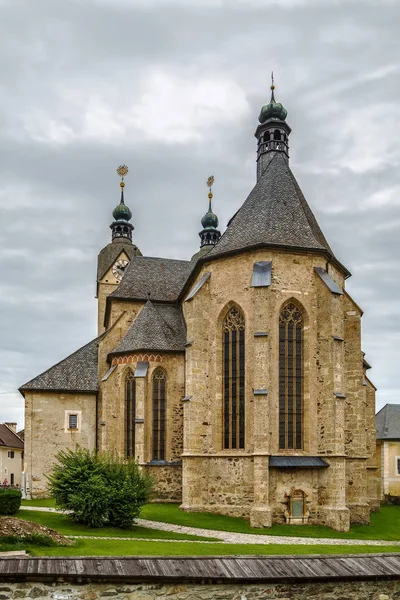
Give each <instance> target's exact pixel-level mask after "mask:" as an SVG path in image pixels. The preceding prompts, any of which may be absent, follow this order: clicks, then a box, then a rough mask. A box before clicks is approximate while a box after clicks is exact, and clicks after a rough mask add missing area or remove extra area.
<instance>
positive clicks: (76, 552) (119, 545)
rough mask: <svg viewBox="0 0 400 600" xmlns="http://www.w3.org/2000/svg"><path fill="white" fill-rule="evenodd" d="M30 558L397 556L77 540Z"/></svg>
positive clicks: (337, 549)
mask: <svg viewBox="0 0 400 600" xmlns="http://www.w3.org/2000/svg"><path fill="white" fill-rule="evenodd" d="M30 551H31V554H32V555H33V556H227V555H243V554H251V555H273V554H365V553H374V552H375V553H376V552H398V551H399V548H398V547H396V546H395V547H393V546H379V547H376V546H306V545H302V546H287V545H273V544H271V545H260V544H256V545H252V544H221V543H219V544H196V543H190V542H187V543H182V542H141V541H132V542H130V541H129V542H127V541H122V540H106V539H104V540H76V544H75V545H74V546H67V547H65V546H64V547H58V548H38V547H32V549H30Z"/></svg>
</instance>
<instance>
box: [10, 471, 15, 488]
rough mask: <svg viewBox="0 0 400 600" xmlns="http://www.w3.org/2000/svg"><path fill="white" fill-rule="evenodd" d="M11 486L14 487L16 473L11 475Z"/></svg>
mask: <svg viewBox="0 0 400 600" xmlns="http://www.w3.org/2000/svg"><path fill="white" fill-rule="evenodd" d="M10 485H14V473H11V475H10Z"/></svg>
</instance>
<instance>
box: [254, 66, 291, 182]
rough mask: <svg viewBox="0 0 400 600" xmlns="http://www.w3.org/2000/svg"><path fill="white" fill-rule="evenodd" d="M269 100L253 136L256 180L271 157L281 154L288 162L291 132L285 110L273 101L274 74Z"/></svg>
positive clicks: (262, 109)
mask: <svg viewBox="0 0 400 600" xmlns="http://www.w3.org/2000/svg"><path fill="white" fill-rule="evenodd" d="M271 80H272V81H271V100H270V101H269V103H268V104H265V105H264V106H263V107H262V108H261V112H260V116H259V117H258V120H259V122H260V125H259V126H258V127H257V129H256V132H255V134H254V135H255V136H256V138H257V180H258V179H259V178H260V177H261V175H262V174H263V173H264V171H265V168H266V166H267V165H268V163H269V162H270V160H271V158H272V155H274V154H275V153H276V152H279V153H281V154H282V155H283V156H284V158H285V160H287V161H288V160H289V135H290V132H291V131H292V130H291V129H290V127H289V125H288V124H287V123H286V121H285V119H286V116H287V110H286V108H285V107H284V106H283V105H282V104H281V103H280V102H276V100H275V93H274V91H275V85H274V74H273V73H272V74H271Z"/></svg>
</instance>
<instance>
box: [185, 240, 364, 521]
mask: <svg viewBox="0 0 400 600" xmlns="http://www.w3.org/2000/svg"><path fill="white" fill-rule="evenodd" d="M257 261H272V282H271V285H270V286H269V287H263V288H254V287H252V285H251V281H252V272H253V265H254V263H255V262H257ZM316 266H318V267H322V268H323V269H326V268H328V271H329V274H330V276H331V277H332V278H333V279H334V281H336V283H337V284H338V285H339V286H340V287H341V288H343V287H344V278H343V275H342V274H341V273H340V272H339V271H338V269H337V268H336V267H334V266H333V265H328V267H327V263H326V259H325V258H324V257H322V256H321V257H319V256H318V255H316V254H307V253H303V254H302V255H297V254H295V253H290V252H279V251H274V250H260V251H253V252H249V253H241V254H239V255H236V256H232V257H229V258H225V259H221V260H216V261H211V262H210V263H208V264H205V265H204V266H203V268H202V270H201V272H200V273H199V274H198V276H197V280H199V279H200V277H201V276H202V275H203V274H204V273H205V272H210V273H211V277H210V279H209V280H208V281H207V283H206V284H205V285H204V286H203V288H202V289H201V290H200V291H199V292H198V293H197V294H196V295H195V297H194V298H193V300H191V301H189V302H185V303H184V304H183V309H184V314H185V320H186V324H187V329H188V334H187V337H188V340H190V341H191V342H192V343H191V345H190V347H188V348H187V352H186V373H187V381H186V393H187V394H188V395H190V396H191V399H190V401H189V402H187V403H185V407H184V454H183V460H184V469H183V481H184V490H183V507H184V508H185V509H186V510H195V508H194V507H197V506H205V505H208V506H211V504H210V503H211V502H215V500H214V498H213V497H212V494H211V495H210V489H212V490H216V492H215V493H216V499H217V502H215V504H214V506H215V510H217V506H221V507H224V506H226V509H225V512H226V513H227V514H233V513H232V506H237V507H240V508H239V510H240V511H242V512H247V513H248V512H249V511H251V509H252V504H253V503H254V507H257V510H258V511H259V514H261V513H262V512H263V511H264V515H265V516H264V517H263V519H264V520H262V519H261V521H260V520H259V521H258V522H260V523H261V524H264V525H267V524H268V523H270V522H271V516H268V513H269V515H271V511H272V514H273V518H274V519H275V520H279V521H281V520H282V514H283V512H284V506H283V504H282V502H284V494H285V492H286V493H288V492H290V488H291V487H296V488H298V487H299V488H300V489H303V491H304V492H305V493H306V494H307V498H308V503H309V504H308V506H309V508H310V518H312V519H315V522H324V523H326V524H329V525H330V526H332V527H335V528H338V529H347V528H348V526H349V510H348V508H346V505H347V504H349V508H350V512H351V515H352V520H354V521H357V522H366V521H367V520H368V519H369V510H370V508H369V499H368V498H367V482H368V475H367V470H366V461H367V459H369V458H371V461H372V462H371V461H370V463H369V466H370V467H371V469H372V468H373V467H374V464H373V459H372V455H373V452H371V441H370V442H369V444H370V446H369V450H368V451H367V431H368V430H369V428H370V427H372V428H374V424H373V422H372V419H373V416H372V415H373V412H374V406H373V402H374V399H373V394H372V395H371V394H370V395H369V396H368V398H367V396H366V393H365V391H364V390H365V388H364V387H363V385H362V377H363V370H362V353H361V346H360V318H361V311H360V309H359V308H358V307H357V308H355V306H354V303H353V302H352V301H351V299H350V298H349V297H348V296H347V295H346V294H345V295H338V294H333V293H332V292H331V291H330V290H329V289H328V287H327V286H326V285H325V283H324V282H323V281H322V280H321V279H320V278H319V276H318V275H317V274H316V273H315V272H314V267H316ZM194 284H195V282H194V281H193V283H192V285H194ZM289 300H290V301H293V302H295V303H296V302H297V303H298V304H299V306H300V307H301V309H302V312H303V315H304V330H303V331H304V357H303V361H304V362H303V364H304V390H303V398H304V420H303V433H304V445H303V450H302V451H293V450H287V451H282V450H279V439H278V432H279V424H278V414H279V408H278V407H279V396H278V389H279V371H278V364H279V355H278V339H279V331H278V323H279V313H280V310H281V307H282V306H283V304H284V303H285V302H286V301H289ZM235 304H236V305H237V306H239V307H240V309H241V310H242V311H243V313H244V317H245V321H246V333H245V347H246V358H245V361H246V364H245V370H246V384H245V386H246V387H245V393H246V409H245V410H246V414H245V420H246V444H245V448H244V449H241V450H232V451H227V450H224V449H223V448H222V431H223V427H222V322H223V318H224V316H225V314H226V313H227V311H228V310H229V308H230V307H231V306H234V305H235ZM256 332H266V334H267V335H264V336H263V337H259V338H257V337H255V336H254V334H255V333H256ZM343 340H344V341H343ZM254 389H256V390H259V389H265V390H268V393H267V394H265V395H261V396H258V395H254V393H253V390H254ZM343 396H346V398H343ZM347 397H348V398H347ZM367 400H368V402H369V403H370V404H371V406H369V407H368V411H366V408H365V404H366V401H367ZM353 423H354V431H352V428H353V425H352V424H353ZM228 454H229V459H231V458H233V457H234V456H235V455H237V456H238V460H240V461H243V462H246V458H245V457H246V456H247V457H248V459H251V457H252V456H254V457H257V465H258V464H259V465H260V466H257V468H256V467H254V469H253V473H251V470H250V469H249V470H248V477H247V479H246V478H244V481H245V484H244V490H243V492H240V491H238V490H237V487H238V483H237V481H236V479H235V477H232V476H230V477H227V476H226V477H224V476H223V475H222V476H221V471H224V470H225V471H226V472H228V471H229V468H230V467H229V459H228V456H227V455H228ZM278 454H279V455H285V454H287V455H293V454H300V455H301V454H306V455H311V456H315V455H320V456H322V457H326V460H327V462H328V463H330V467H328V468H325V469H320V470H319V472H318V473H317V472H315V471H313V470H309V469H301V470H298V471H297V473H296V474H289V473H287V472H286V471H284V470H280V471H279V472H276V470H275V469H271V470H268V466H266V467H262V466H261V465H262V464H265V465H267V457H268V455H278ZM345 455H347V456H349V457H352V458H353V459H354V460H353V461H352V462H351V464H349V465H348V467H345V460H346V459H345ZM216 456H218V457H219V461H220V463H218V464H221V465H224V466H223V467H222V468H220V467H217V466H216V458H215V457H216ZM263 456H265V459H266V460H264V458H263ZM239 457H240V458H239ZM255 460H256V459H255ZM247 462H251V460H247ZM206 465H208V466H206ZM225 480H226V482H227V485H226V486H225V485H224V482H225ZM251 481H252V483H251ZM251 486H253V491H252V492H251V491H250V488H251ZM371 493H372V492H371ZM245 507H247V508H245ZM213 510H214V508H213ZM235 510H236V509H235ZM260 511H261V513H260ZM346 515H347V516H346ZM346 519H347V522H346Z"/></svg>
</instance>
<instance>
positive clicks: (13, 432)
mask: <svg viewBox="0 0 400 600" xmlns="http://www.w3.org/2000/svg"><path fill="white" fill-rule="evenodd" d="M2 425H4V427H7V429H8V430H9V431H10V432H11V433H12V434H13V435H15V437H17V438H18V439H19V440H21V442H23V441H24V440H23V439H22V438H21V437H19V435H18V433H17V432H16V431H14V429H11V427H9V426H8V425H7V423H2Z"/></svg>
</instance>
